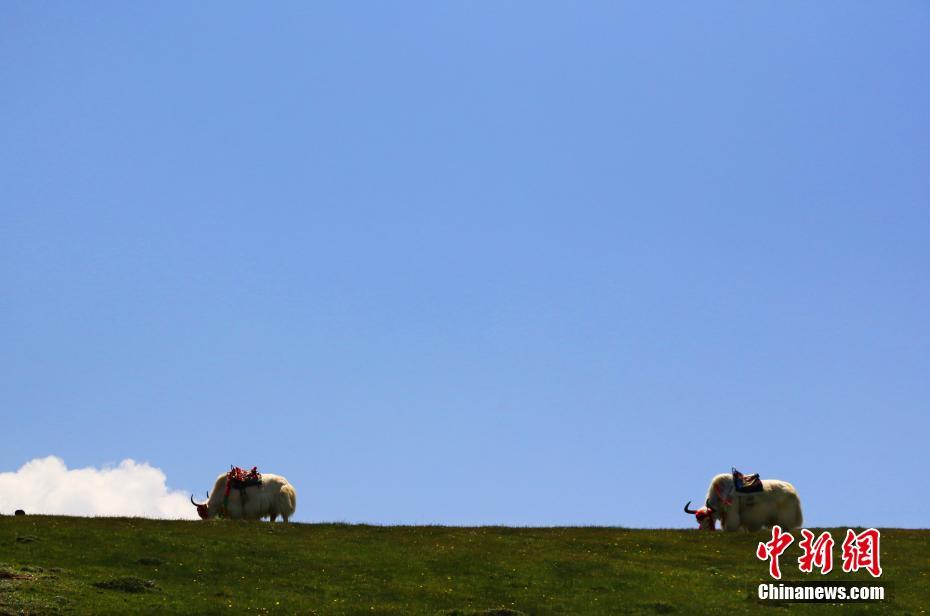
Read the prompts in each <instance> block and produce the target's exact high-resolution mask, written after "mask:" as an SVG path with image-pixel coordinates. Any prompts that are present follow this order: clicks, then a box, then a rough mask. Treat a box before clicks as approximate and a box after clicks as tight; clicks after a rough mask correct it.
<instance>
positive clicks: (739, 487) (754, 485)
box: [733, 467, 762, 494]
mask: <svg viewBox="0 0 930 616" xmlns="http://www.w3.org/2000/svg"><path fill="white" fill-rule="evenodd" d="M733 485H735V486H736V491H737V492H739V493H741V494H752V493H753V492H761V491H762V480H761V479H759V473H756V474H754V475H744V474H743V473H741V472H739V471H738V470H736V467H733Z"/></svg>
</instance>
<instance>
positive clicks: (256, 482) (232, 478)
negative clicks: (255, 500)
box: [220, 465, 262, 517]
mask: <svg viewBox="0 0 930 616" xmlns="http://www.w3.org/2000/svg"><path fill="white" fill-rule="evenodd" d="M261 484H262V474H261V473H259V472H258V467H257V466H253V467H252V470H250V471H248V472H246V471H245V470H243V469H241V468H239V467H238V466H232V465H230V466H229V472H228V473H226V491H225V492H224V493H223V508H222V509H221V511H220V515H221V516H222V517H226V516H227V514H228V508H229V491H230V490H239V498H240V500H241V502H243V503H245V489H246V488H248V487H249V486H260V485H261Z"/></svg>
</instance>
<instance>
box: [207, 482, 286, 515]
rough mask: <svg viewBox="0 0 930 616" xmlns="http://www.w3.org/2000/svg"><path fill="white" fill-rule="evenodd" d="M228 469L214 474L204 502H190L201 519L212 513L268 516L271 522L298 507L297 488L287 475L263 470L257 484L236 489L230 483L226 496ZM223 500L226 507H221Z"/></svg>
mask: <svg viewBox="0 0 930 616" xmlns="http://www.w3.org/2000/svg"><path fill="white" fill-rule="evenodd" d="M226 479H227V473H223V474H222V475H220V476H219V477H217V478H216V483H214V484H213V490H212V491H211V492H210V494H209V496H208V497H207V500H206V502H203V503H196V502H194V496H193V495H191V503H192V504H193V505H194V506H195V507H197V514H198V515H200V517H201V519H204V520H207V519H209V518H215V517H228V518H231V519H233V520H261V519H262V518H270V519H271V521H272V522H274V521H275V520H276V519H277V517H278V516H281V517H282V518H284V521H285V522H287V520H288V518H290V517H291V516H292V515H294V510H295V509H296V508H297V492H296V491H295V490H294V486H292V485H291V484H290V483H288V481H287V479H285V478H284V477H281V476H280V475H272V474H270V473H262V482H261V483H260V484H259V485H250V486H248V487H245V488H242V489H239V488H236V487H231V488H230V490H229V497H228V500H227V497H226ZM224 500H226V501H227V502H226V507H225V511H224Z"/></svg>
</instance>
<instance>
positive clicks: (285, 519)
mask: <svg viewBox="0 0 930 616" xmlns="http://www.w3.org/2000/svg"><path fill="white" fill-rule="evenodd" d="M281 517H282V518H284V523H285V524H287V516H286V515H284V514H283V513H282V514H281Z"/></svg>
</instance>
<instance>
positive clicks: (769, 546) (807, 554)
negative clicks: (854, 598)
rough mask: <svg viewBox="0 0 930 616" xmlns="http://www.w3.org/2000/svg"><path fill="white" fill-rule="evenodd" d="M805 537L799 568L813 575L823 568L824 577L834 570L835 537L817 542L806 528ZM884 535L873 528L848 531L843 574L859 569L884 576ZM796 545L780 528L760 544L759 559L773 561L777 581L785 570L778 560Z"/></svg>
mask: <svg viewBox="0 0 930 616" xmlns="http://www.w3.org/2000/svg"><path fill="white" fill-rule="evenodd" d="M801 535H802V536H803V537H804V538H803V539H801V541H800V542H799V543H798V547H799V548H801V550H802V551H803V554H801V556H800V557H799V558H798V568H799V569H800V570H801V572H802V573H811V572H812V571H813V570H814V567H817V568H818V569H820V573H821V574H822V575H826V574H827V573H830V571H832V570H833V544H834V541H833V536H832V535H831V534H830V532H829V531H825V532H823V533H821V534H820V536H819V537H817V538H816V539H815V538H814V533H812V532H811V531H809V530H807V529H806V528H804V529H801ZM880 540H881V533H880V532H879V531H878V529H875V528H870V529H868V530H864V531H862V532H861V533H859V534H856V532H855V531H853V530H852V529H849V530H847V531H846V539H845V540H844V541H843V571H844V572H845V573H852V572H855V571H858V570H859V569H865V570H866V571H868V572H869V573H870V574H872V577H879V576H880V575H881V574H882V566H881V563H880V562H879V552H880V548H881V546H880ZM793 542H794V536H793V535H792V534H791V533H787V532H785V531H783V530H782V529H781V527H780V526H773V527H772V540H771V541H768V542H766V543H759V547H757V548H756V556H757V557H758V558H759V560H768V561H769V574H770V575H771V576H772V577H773V578H775V579H776V580H780V579H781V567H780V566H779V562H778V557H779V556H781V555H782V554H783V553H784V551H785V550H786V549H787V548H788V546H789V545H791V544H792V543H793Z"/></svg>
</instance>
